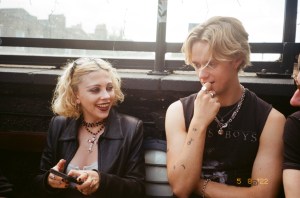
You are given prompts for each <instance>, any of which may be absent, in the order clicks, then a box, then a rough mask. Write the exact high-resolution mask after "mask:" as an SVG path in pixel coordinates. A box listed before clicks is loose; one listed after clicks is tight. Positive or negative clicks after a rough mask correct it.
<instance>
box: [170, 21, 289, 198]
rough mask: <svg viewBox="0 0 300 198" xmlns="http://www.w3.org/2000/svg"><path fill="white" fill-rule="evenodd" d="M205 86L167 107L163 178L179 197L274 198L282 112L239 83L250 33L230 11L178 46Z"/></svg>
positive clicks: (279, 175) (279, 166)
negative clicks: (226, 15)
mask: <svg viewBox="0 0 300 198" xmlns="http://www.w3.org/2000/svg"><path fill="white" fill-rule="evenodd" d="M182 49H183V53H184V54H185V57H186V63H187V64H190V65H192V66H193V67H194V68H195V71H196V74H197V76H198V77H199V80H200V82H201V84H202V89H201V90H200V91H199V92H198V93H195V94H193V95H191V96H188V97H186V98H182V99H180V100H179V101H176V102H174V103H173V104H171V105H170V107H169V108H168V110H167V113H166V123H165V127H166V135H167V147H168V152H167V166H168V178H169V182H170V185H171V186H172V189H173V192H174V194H175V195H176V196H177V197H193V196H197V195H198V196H199V195H200V196H202V197H218V198H222V197H224V198H235V197H237V198H243V197H245V198H249V197H264V198H267V197H272V198H274V197H275V196H276V194H277V192H278V190H279V186H280V184H281V178H282V156H283V155H282V150H283V141H282V134H283V128H284V123H285V117H284V115H282V114H281V113H280V112H278V111H277V110H275V109H274V108H272V106H271V105H270V104H268V103H266V102H264V101H263V100H261V99H260V98H258V97H257V96H256V95H255V94H254V93H253V92H251V91H250V90H248V89H246V88H244V87H243V86H242V85H241V84H240V82H239V78H238V73H239V71H240V70H241V69H243V68H244V67H245V66H247V65H249V64H250V61H249V56H250V47H249V43H248V34H247V32H246V31H245V29H244V27H243V26H242V24H241V22H240V21H239V20H237V19H235V18H232V17H213V18H211V19H209V20H208V21H207V22H205V23H203V24H201V25H199V26H197V27H195V28H194V29H193V30H192V32H191V33H190V34H189V36H188V37H187V39H186V40H185V42H184V44H183V48H182Z"/></svg>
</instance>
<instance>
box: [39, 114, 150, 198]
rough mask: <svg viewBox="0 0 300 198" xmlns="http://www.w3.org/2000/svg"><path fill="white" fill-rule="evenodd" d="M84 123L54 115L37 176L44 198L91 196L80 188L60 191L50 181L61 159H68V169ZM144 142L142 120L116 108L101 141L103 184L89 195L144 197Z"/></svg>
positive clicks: (100, 157) (100, 162)
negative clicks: (117, 110)
mask: <svg viewBox="0 0 300 198" xmlns="http://www.w3.org/2000/svg"><path fill="white" fill-rule="evenodd" d="M80 124H81V119H78V120H75V119H67V118H65V117H62V116H56V117H53V118H52V120H51V122H50V127H49V130H48V138H47V145H46V148H45V149H44V152H43V155H42V159H41V164H40V169H41V173H40V174H39V175H38V176H36V177H35V179H34V183H35V191H37V190H39V191H40V192H42V193H43V197H45V196H46V195H47V197H51V196H53V197H73V198H74V197H87V196H84V195H82V194H81V193H80V192H78V191H77V190H73V189H64V190H61V189H59V190H58V189H53V188H51V187H50V186H49V185H48V184H47V177H48V174H49V172H48V171H49V169H50V168H52V167H53V166H55V165H56V164H57V162H58V161H59V160H60V159H65V160H66V166H65V168H66V167H67V165H68V164H69V163H70V161H71V160H72V158H73V156H74V155H75V153H76V151H77V149H78V140H77V133H78V128H79V126H80ZM142 143H143V125H142V121H140V120H138V119H136V118H134V117H131V116H128V115H124V114H119V113H117V112H116V111H115V110H114V109H112V110H111V112H110V115H109V117H108V122H107V125H106V128H105V131H104V133H103V134H102V135H101V136H100V137H99V143H98V151H99V152H98V154H99V156H98V172H99V174H100V177H101V182H100V187H99V189H98V190H97V191H96V192H95V193H93V194H92V195H91V196H88V197H101V198H106V197H113V198H117V197H139V198H140V197H144V191H145V190H144V174H145V170H144V169H145V167H144V153H143V150H142ZM36 186H39V188H38V189H37V188H36ZM39 196H40V195H39Z"/></svg>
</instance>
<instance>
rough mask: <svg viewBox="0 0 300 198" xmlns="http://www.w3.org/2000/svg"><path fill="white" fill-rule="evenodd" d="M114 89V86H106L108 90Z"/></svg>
mask: <svg viewBox="0 0 300 198" xmlns="http://www.w3.org/2000/svg"><path fill="white" fill-rule="evenodd" d="M113 89H114V87H113V86H108V87H107V88H106V90H107V91H112V90H113Z"/></svg>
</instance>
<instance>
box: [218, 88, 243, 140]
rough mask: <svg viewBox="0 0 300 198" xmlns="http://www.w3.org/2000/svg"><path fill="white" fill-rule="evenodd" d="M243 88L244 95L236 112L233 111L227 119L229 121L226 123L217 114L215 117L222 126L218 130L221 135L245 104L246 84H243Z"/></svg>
mask: <svg viewBox="0 0 300 198" xmlns="http://www.w3.org/2000/svg"><path fill="white" fill-rule="evenodd" d="M242 89H243V94H242V97H241V99H240V101H239V103H238V105H237V107H236V109H235V110H234V112H233V113H232V115H231V117H230V118H229V119H228V120H227V122H225V123H224V124H223V123H222V122H220V120H219V119H218V118H217V116H216V117H215V121H216V122H217V124H218V126H219V127H220V129H219V130H218V134H219V135H223V134H224V130H223V129H225V128H226V127H228V125H229V123H230V122H232V121H233V119H234V118H235V117H236V115H237V114H238V112H239V110H240V108H241V106H242V104H243V101H244V99H245V95H246V94H245V93H246V89H245V88H244V86H242Z"/></svg>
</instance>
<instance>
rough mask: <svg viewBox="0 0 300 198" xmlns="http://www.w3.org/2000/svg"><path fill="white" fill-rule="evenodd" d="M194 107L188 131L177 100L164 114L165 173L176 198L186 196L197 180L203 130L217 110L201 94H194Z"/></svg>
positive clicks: (214, 103) (213, 100)
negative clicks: (165, 137) (165, 141)
mask: <svg viewBox="0 0 300 198" xmlns="http://www.w3.org/2000/svg"><path fill="white" fill-rule="evenodd" d="M194 105H195V108H194V115H193V118H192V120H191V123H190V126H189V129H188V131H186V130H187V129H186V126H185V120H184V112H183V107H182V104H181V102H180V101H177V102H175V103H173V104H171V105H170V107H169V108H168V110H167V113H166V123H165V127H166V136H167V172H168V179H169V183H170V185H171V187H172V190H173V193H174V194H175V195H176V196H177V197H188V196H189V195H190V194H191V193H192V192H193V191H194V189H195V186H196V185H197V184H198V182H199V180H200V175H201V169H202V156H203V150H204V144H205V137H206V129H207V126H208V125H209V123H211V122H212V120H213V119H214V117H215V115H216V114H217V112H218V110H219V108H220V104H219V103H218V102H217V101H216V99H213V98H211V97H210V95H209V94H206V93H204V92H199V93H198V95H197V98H196V100H195V103H194ZM203 112H205V113H203Z"/></svg>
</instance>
